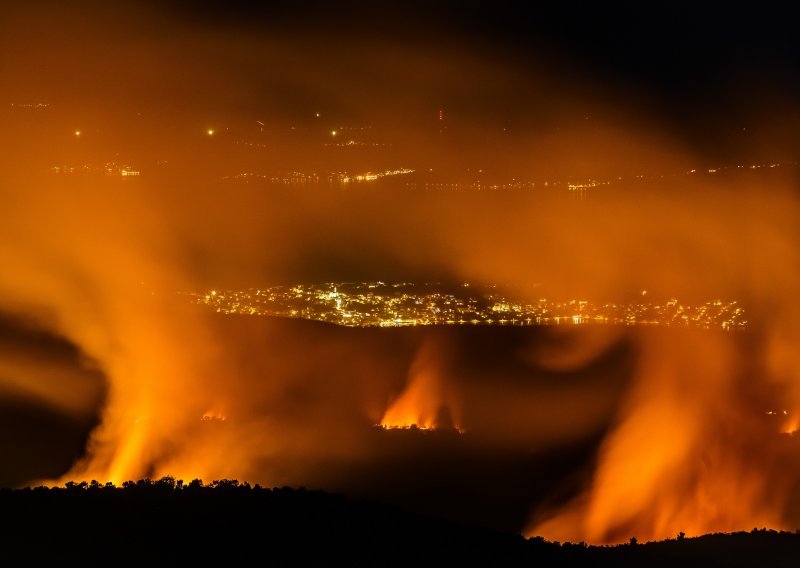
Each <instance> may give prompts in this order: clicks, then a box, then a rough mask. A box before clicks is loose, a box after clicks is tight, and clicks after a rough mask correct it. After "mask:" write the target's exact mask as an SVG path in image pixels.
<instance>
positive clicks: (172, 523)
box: [0, 477, 800, 567]
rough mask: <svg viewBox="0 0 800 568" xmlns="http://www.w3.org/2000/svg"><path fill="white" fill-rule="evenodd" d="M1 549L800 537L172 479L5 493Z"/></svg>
mask: <svg viewBox="0 0 800 568" xmlns="http://www.w3.org/2000/svg"><path fill="white" fill-rule="evenodd" d="M0 510H1V511H2V521H1V522H0V525H2V531H0V544H1V545H2V549H3V552H4V556H6V558H11V557H15V558H19V559H20V563H21V564H24V565H43V564H48V565H54V566H58V565H64V564H67V563H73V562H80V565H166V564H175V565H189V564H193V565H209V564H222V565H227V566H229V565H238V564H244V563H245V562H247V563H248V564H250V563H257V564H264V565H269V566H287V565H290V566H313V565H328V566H330V565H337V566H338V565H346V566H409V565H422V566H435V565H441V566H475V565H480V566H623V567H624V566H656V567H658V566H674V565H677V564H680V565H681V566H704V567H705V566H775V567H783V566H786V567H788V566H796V565H797V562H798V560H800V534H795V533H786V532H776V531H771V530H754V531H753V532H750V533H736V534H729V535H721V534H720V535H707V536H703V537H699V538H683V536H682V535H681V536H680V537H678V538H675V539H672V540H667V541H662V542H655V543H647V544H638V543H635V541H633V539H632V542H631V543H629V544H626V545H621V546H615V547H595V546H586V545H585V544H583V543H580V544H559V543H551V542H547V541H545V540H543V539H541V538H533V539H527V540H526V539H524V538H523V537H521V536H519V535H514V534H508V533H501V532H496V531H491V530H487V529H483V528H477V527H472V526H467V525H463V524H458V523H454V522H448V521H442V520H434V519H430V518H425V517H421V516H418V515H414V514H410V513H406V512H402V511H400V510H398V509H394V508H390V507H386V506H381V505H376V504H372V503H368V502H362V501H354V500H349V499H347V498H345V497H343V496H341V495H334V494H329V493H324V492H321V491H308V490H305V489H302V488H301V489H291V488H287V487H284V488H274V489H267V488H262V487H260V486H258V485H256V486H250V485H248V484H246V483H244V484H240V483H238V482H237V481H234V480H220V481H215V482H213V483H211V484H209V485H203V484H202V483H201V482H200V481H199V480H195V481H192V482H190V483H188V484H185V483H183V482H181V481H175V480H174V479H172V478H169V477H167V478H163V479H160V480H157V481H153V480H149V479H144V480H140V481H137V482H126V483H125V484H123V487H119V488H118V487H114V486H113V485H111V484H106V485H102V484H99V483H97V482H91V483H79V484H76V483H69V484H67V486H66V487H65V488H45V487H37V488H27V489H18V490H9V489H6V490H0Z"/></svg>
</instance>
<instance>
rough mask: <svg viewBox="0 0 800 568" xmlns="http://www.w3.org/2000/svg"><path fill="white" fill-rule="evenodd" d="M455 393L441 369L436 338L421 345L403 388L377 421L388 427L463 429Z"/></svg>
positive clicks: (439, 351)
mask: <svg viewBox="0 0 800 568" xmlns="http://www.w3.org/2000/svg"><path fill="white" fill-rule="evenodd" d="M455 398H456V397H455V393H454V392H453V391H452V389H451V388H450V387H449V385H448V383H447V381H446V379H445V374H444V371H443V369H442V361H441V350H439V349H438V348H437V346H436V345H435V342H429V343H426V344H425V345H423V347H422V348H421V349H420V351H419V353H418V354H417V357H416V359H415V360H414V363H413V364H412V366H411V370H410V371H409V380H408V383H407V385H406V388H405V390H404V391H403V392H402V393H401V394H400V396H399V397H398V398H397V399H395V400H394V402H393V403H392V404H391V405H390V406H389V408H388V409H387V410H386V413H385V414H384V415H383V418H382V419H381V422H380V425H381V426H382V427H384V428H387V429H400V428H413V427H417V428H419V429H422V430H433V429H454V430H457V431H459V432H462V431H463V428H462V425H461V417H460V411H459V409H458V408H457V407H456V404H455Z"/></svg>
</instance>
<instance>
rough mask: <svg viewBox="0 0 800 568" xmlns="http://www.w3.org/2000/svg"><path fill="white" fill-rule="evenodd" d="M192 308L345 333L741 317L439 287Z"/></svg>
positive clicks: (711, 310)
mask: <svg viewBox="0 0 800 568" xmlns="http://www.w3.org/2000/svg"><path fill="white" fill-rule="evenodd" d="M188 295H189V297H190V298H191V299H192V301H194V302H196V303H197V304H202V305H206V306H208V307H210V308H212V309H214V310H215V311H217V312H219V313H223V314H248V315H262V316H273V317H285V318H302V319H308V320H316V321H322V322H326V323H332V324H336V325H342V326H347V327H410V326H431V325H509V326H533V325H583V324H610V325H651V326H652V325H656V326H676V327H689V328H701V329H723V330H742V329H746V327H747V320H746V318H745V311H744V309H743V308H742V307H741V306H740V305H739V304H738V303H737V302H736V301H724V300H719V299H717V300H713V301H707V302H704V303H702V304H699V305H686V304H682V303H680V302H679V301H678V300H677V299H675V298H671V299H668V300H666V301H663V302H656V301H645V297H646V294H644V295H642V296H641V300H640V301H638V302H635V303H603V304H597V303H592V302H589V301H586V300H580V299H571V300H564V301H556V300H552V299H547V298H539V299H537V300H536V301H533V302H521V301H513V300H510V299H508V298H506V297H504V296H503V295H501V294H500V293H499V292H498V291H497V289H496V288H495V287H493V286H476V285H470V284H461V285H460V286H451V287H447V286H444V285H442V284H439V283H428V284H413V283H408V282H403V283H385V282H360V283H342V282H339V283H336V282H330V283H325V284H311V285H297V286H272V287H269V288H261V289H255V288H251V289H248V290H210V291H208V292H205V293H189V294H188Z"/></svg>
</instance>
